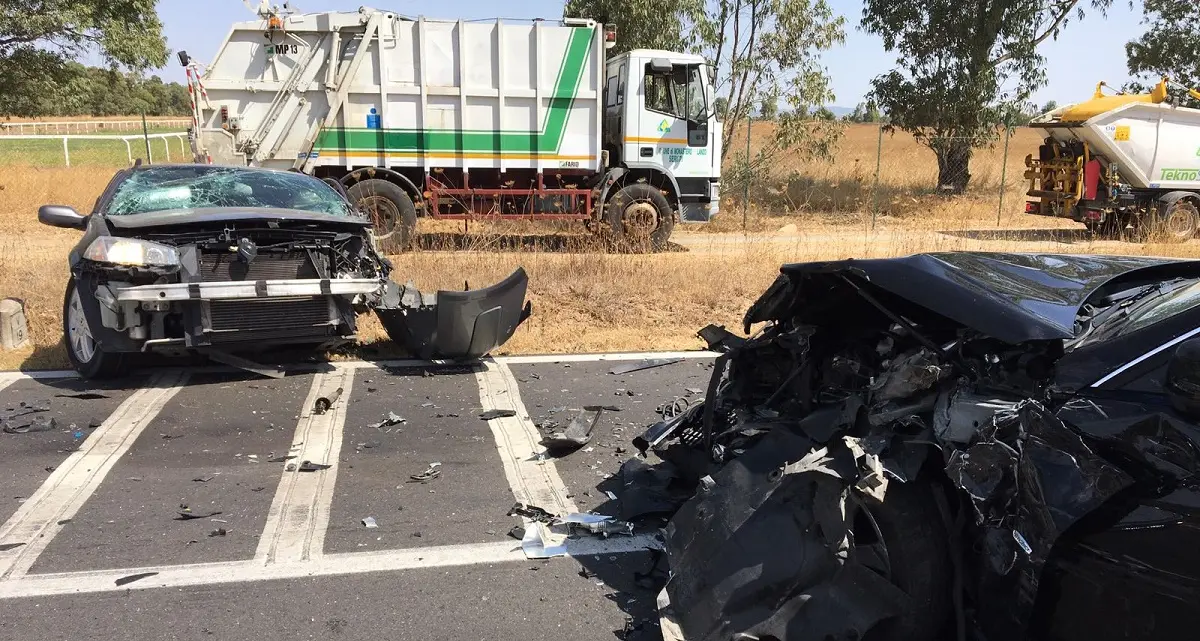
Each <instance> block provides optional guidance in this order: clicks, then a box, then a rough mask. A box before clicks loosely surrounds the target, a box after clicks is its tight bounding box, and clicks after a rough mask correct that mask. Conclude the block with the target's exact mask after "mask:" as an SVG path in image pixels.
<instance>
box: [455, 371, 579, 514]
mask: <svg viewBox="0 0 1200 641" xmlns="http://www.w3.org/2000/svg"><path fill="white" fill-rule="evenodd" d="M480 366H481V369H480V370H479V371H478V372H477V374H476V379H477V381H478V383H479V400H480V403H482V405H483V409H484V411H487V410H502V411H503V410H511V411H513V412H516V416H510V417H504V418H496V419H492V420H490V421H488V427H490V428H491V429H492V436H493V437H494V438H495V439H496V449H497V450H499V452H500V460H501V461H503V463H504V475H505V476H506V477H508V484H509V486H510V487H511V488H512V491H513V495H514V496H515V497H516V498H517V500H518V501H520V502H521V503H529V504H533V505H536V506H538V507H541V508H543V509H545V510H548V511H550V512H551V513H555V514H569V513H572V512H578V511H579V508H577V507H575V502H574V501H572V500H571V499H569V498H567V487H566V484H565V483H563V481H562V478H561V477H560V476H559V475H558V469H557V468H555V467H554V462H553V461H552V460H550V459H548V458H546V456H545V453H546V448H544V447H542V446H541V445H540V444H539V443H538V441H539V440H540V439H541V435H540V434H538V431H537V427H535V426H534V425H533V422H532V421H530V420H529V411H528V410H526V409H525V403H524V402H523V401H522V400H521V393H520V391H519V389H518V388H517V379H516V378H514V377H513V374H512V370H510V369H509V368H508V365H505V364H504V363H497V362H496V361H494V360H491V359H486V360H484V361H483V362H482V363H481V365H480Z"/></svg>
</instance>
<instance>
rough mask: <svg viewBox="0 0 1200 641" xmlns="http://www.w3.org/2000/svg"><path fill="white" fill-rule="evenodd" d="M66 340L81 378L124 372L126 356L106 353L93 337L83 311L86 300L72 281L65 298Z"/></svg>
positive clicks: (71, 358) (64, 327)
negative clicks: (84, 300)
mask: <svg viewBox="0 0 1200 641" xmlns="http://www.w3.org/2000/svg"><path fill="white" fill-rule="evenodd" d="M62 317H63V341H64V342H65V343H66V346H67V358H68V359H70V361H71V365H72V366H73V367H74V368H75V371H77V372H79V375H80V376H82V377H84V378H111V377H114V376H119V375H121V374H123V373H124V372H125V369H126V357H125V355H124V354H119V353H114V352H106V351H104V348H103V347H102V346H101V345H100V344H99V343H98V342H97V341H96V338H95V336H93V335H92V328H91V326H90V325H89V324H88V320H87V316H86V315H85V314H84V312H83V299H82V298H81V295H80V293H79V288H78V287H77V286H76V285H75V279H74V278H72V279H71V280H70V281H69V282H68V283H67V292H66V296H65V297H64V299H63V314H62Z"/></svg>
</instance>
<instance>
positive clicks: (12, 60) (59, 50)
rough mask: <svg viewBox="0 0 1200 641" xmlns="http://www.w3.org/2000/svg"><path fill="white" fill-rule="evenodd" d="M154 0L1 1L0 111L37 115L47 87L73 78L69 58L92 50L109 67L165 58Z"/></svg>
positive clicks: (132, 67) (153, 63) (138, 66)
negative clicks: (0, 106)
mask: <svg viewBox="0 0 1200 641" xmlns="http://www.w3.org/2000/svg"><path fill="white" fill-rule="evenodd" d="M154 4H155V0H0V96H2V99H0V103H3V105H4V107H3V109H0V111H2V112H3V113H6V114H10V115H39V114H38V113H37V107H36V106H37V104H38V102H39V101H40V100H42V96H44V95H45V94H46V93H47V92H50V91H53V90H54V89H55V88H56V87H63V86H65V84H66V83H69V82H71V81H72V79H73V78H76V77H77V75H78V74H76V73H74V72H73V70H72V68H71V67H70V66H69V65H68V62H69V61H71V60H75V59H78V58H81V57H84V56H85V55H86V54H87V53H89V52H96V53H98V54H99V55H100V57H101V58H102V59H103V60H104V61H105V62H106V63H107V64H108V65H109V66H110V67H111V68H113V69H125V70H129V71H142V70H144V69H147V68H150V67H159V66H162V65H163V64H164V63H166V60H167V43H166V40H164V39H163V36H162V23H161V22H160V21H159V19H158V14H157V13H155V10H154Z"/></svg>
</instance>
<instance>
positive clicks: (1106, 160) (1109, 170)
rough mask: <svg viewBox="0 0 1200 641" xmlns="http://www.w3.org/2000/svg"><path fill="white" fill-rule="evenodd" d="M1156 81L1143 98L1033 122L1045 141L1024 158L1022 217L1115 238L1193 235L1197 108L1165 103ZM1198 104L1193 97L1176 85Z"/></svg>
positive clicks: (1198, 186)
mask: <svg viewBox="0 0 1200 641" xmlns="http://www.w3.org/2000/svg"><path fill="white" fill-rule="evenodd" d="M1171 85H1175V86H1177V87H1180V86H1181V85H1178V84H1177V83H1172V82H1171V81H1170V80H1169V79H1167V78H1163V79H1162V81H1161V82H1159V83H1158V84H1157V85H1156V86H1155V87H1154V88H1153V89H1152V90H1151V91H1150V92H1149V93H1145V94H1117V95H1105V94H1104V91H1103V89H1104V87H1105V84H1104V83H1100V84H1098V85H1097V86H1096V92H1095V94H1094V95H1093V96H1092V98H1091V99H1090V100H1087V101H1085V102H1081V103H1079V104H1075V105H1068V106H1066V107H1062V108H1059V109H1055V110H1054V111H1051V112H1049V113H1047V114H1043V115H1041V116H1038V117H1037V118H1034V119H1033V121H1031V122H1030V123H1029V124H1030V126H1031V127H1035V128H1040V129H1044V130H1045V131H1046V137H1045V140H1044V142H1043V144H1042V145H1041V146H1040V147H1039V148H1038V152H1037V154H1030V155H1029V156H1026V157H1025V166H1026V167H1027V168H1028V169H1027V170H1026V172H1025V178H1026V179H1028V180H1029V191H1028V192H1027V195H1028V196H1030V198H1031V199H1030V200H1029V201H1028V202H1027V203H1026V204H1025V211H1026V212H1027V213H1031V214H1041V215H1045V216H1061V217H1067V218H1071V219H1073V220H1076V221H1079V222H1081V223H1084V224H1085V225H1086V226H1087V227H1088V228H1089V229H1091V230H1093V231H1096V232H1103V233H1105V234H1108V235H1118V234H1120V233H1121V232H1122V231H1123V230H1124V229H1126V228H1127V227H1129V226H1130V225H1133V226H1134V227H1137V228H1142V229H1149V228H1152V227H1158V228H1161V229H1163V230H1164V231H1166V232H1167V233H1168V236H1170V237H1171V238H1174V239H1176V240H1185V239H1187V238H1191V237H1192V236H1194V235H1195V234H1196V232H1197V231H1198V230H1200V110H1197V109H1188V108H1185V107H1179V106H1177V105H1176V104H1173V103H1172V102H1170V101H1168V98H1169V96H1168V93H1167V89H1168V87H1169V86H1171ZM1183 89H1185V90H1186V91H1187V94H1188V95H1189V96H1191V97H1192V98H1195V99H1197V100H1200V91H1197V90H1195V89H1191V88H1187V87H1183Z"/></svg>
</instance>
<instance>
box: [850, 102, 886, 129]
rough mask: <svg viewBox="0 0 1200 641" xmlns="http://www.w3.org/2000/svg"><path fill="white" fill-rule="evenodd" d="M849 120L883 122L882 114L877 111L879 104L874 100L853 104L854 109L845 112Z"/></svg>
mask: <svg viewBox="0 0 1200 641" xmlns="http://www.w3.org/2000/svg"><path fill="white" fill-rule="evenodd" d="M846 120H847V121H849V122H858V123H864V122H883V114H881V113H879V105H878V104H877V103H876V102H875V101H874V100H867V101H866V102H860V103H858V104H857V105H855V106H854V111H852V112H850V113H849V114H846Z"/></svg>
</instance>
